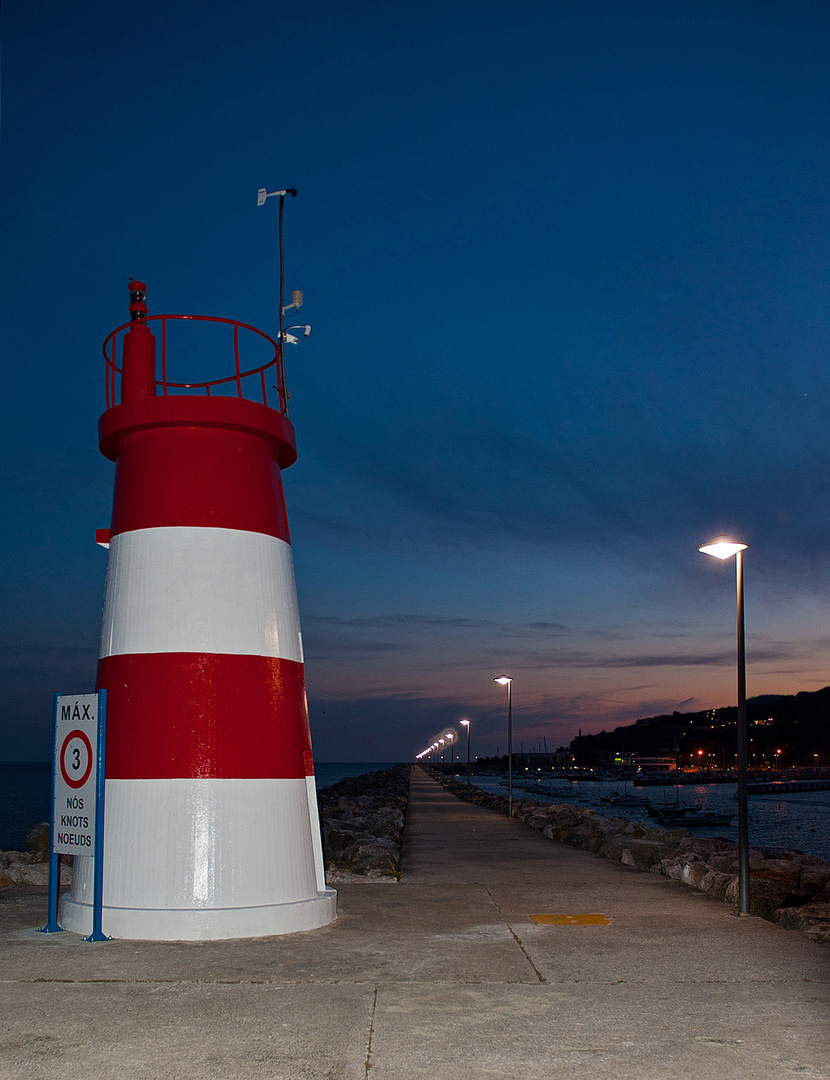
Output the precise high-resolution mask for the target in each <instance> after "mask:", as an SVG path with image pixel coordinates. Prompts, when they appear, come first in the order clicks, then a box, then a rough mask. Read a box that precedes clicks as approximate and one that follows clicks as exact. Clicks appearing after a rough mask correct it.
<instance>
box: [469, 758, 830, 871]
mask: <svg viewBox="0 0 830 1080" xmlns="http://www.w3.org/2000/svg"><path fill="white" fill-rule="evenodd" d="M524 772H525V770H522V773H524ZM681 778H682V774H681ZM656 779H657V778H650V783H649V784H648V785H647V786H645V785H644V786H642V787H641V786H640V785H639V782H636V783H635V782H632V781H631V780H629V782H628V791H629V792H633V793H635V798H636V797H642V798H644V799H645V800H646V802H645V804H643V805H624V804H622V803H620V801H616V802H614V801H613V797H614V795H615V792H617V791H618V790H619V791H622V790H623V784H622V780H621V779H611V778H607V779H602V780H585V779H579V780H570V781H567V782H566V783H563V779H562V777H550V778H549V777H544V779H543V778H542V777H541V776H537V777H536V778H531V777H530V776H528V775H526V774H525V775H521V774H520V773H519V772H518V771H517V772H515V773H514V776H513V795H514V798H516V799H526V798H533V799H538V800H539V801H540V802H548V803H555V802H573V803H574V805H578V806H581V807H583V808H593V809H595V810H596V812H597V813H598V814H605V815H606V816H608V817H624V818H627V819H628V820H631V821H642V822H643V824H646V823H651V822H652V821H653V820H659V818H658V817H657V814H658V813H661V814H666V816H667V818H668V816H669V815H670V814H671V811H672V808H673V807H675V805H676V788H675V784H674V780H673V779H672V780H671V781H669V780H668V777H666V778H665V781H666V782H664V783H662V784H658V783H656V782H655V780H656ZM719 780H720V778H719ZM472 782H473V783H474V784H476V785H477V786H478V787H480V788H482V789H483V790H485V791H492V792H498V793H499V794H502V795H503V794H506V785H507V778H506V776H505V775H502V776H499V775H496V774H490V775H475V774H474V775H473V778H472ZM800 783H804V784H812V783H814V781H802V782H799V781H794V782H792V783H785V782H783V781H777V782H771V783H770V784H769V785H767V784H764V785H758V784H756V785H751V788H750V791H751V796H750V802H749V840H750V845H751V846H752V847H764V848H776V849H781V850H790V851H802V852H804V853H805V854H807V855H814V856H816V857H817V858H819V859H824V860H825V861H826V862H830V790H828V789H827V788H824V787H821V788H813V787H809V788H802V787H800V786H799V787H798V788H797V785H799V784H800ZM818 783H820V784H823V783H826V781H818ZM753 786H755V787H756V788H758V787H763V788H764V790H755V791H753V790H752V787H753ZM736 793H737V783H736V782H735V781H734V780H733V781H732V782H729V781H726V780H720V782H717V783H702V782H700V781H698V782H696V783H688V782H687V783H685V784H681V785H680V801H681V803H682V806H683V807H685V808H687V814H686V819H685V820H674V821H669V820H666V821H661V822H660V824H661V825H665V826H666V827H668V828H675V827H676V828H690V829H694V831H695V834H696V835H699V836H723V837H725V838H726V839H728V840H737V823H736V814H737V811H736ZM692 809H694V810H696V811H700V812H701V813H699V814H694V815H692V814H690V813H688V811H689V810H692ZM649 811H651V813H650V812H649Z"/></svg>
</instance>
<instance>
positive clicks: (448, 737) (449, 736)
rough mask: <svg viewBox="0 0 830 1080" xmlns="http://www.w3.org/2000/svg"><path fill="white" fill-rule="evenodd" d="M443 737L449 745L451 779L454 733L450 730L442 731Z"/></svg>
mask: <svg viewBox="0 0 830 1080" xmlns="http://www.w3.org/2000/svg"><path fill="white" fill-rule="evenodd" d="M444 738H445V739H446V740H447V742H448V743H449V747H450V780H452V773H453V766H452V741H453V739H454V738H455V735H454V734H453V733H452V732H451V731H447V732H445V733H444Z"/></svg>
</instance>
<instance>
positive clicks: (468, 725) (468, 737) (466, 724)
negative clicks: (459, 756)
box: [460, 720, 471, 802]
mask: <svg viewBox="0 0 830 1080" xmlns="http://www.w3.org/2000/svg"><path fill="white" fill-rule="evenodd" d="M460 723H461V724H462V725H463V726H464V727H465V728H466V729H467V802H470V794H471V792H470V721H469V720H461V721H460Z"/></svg>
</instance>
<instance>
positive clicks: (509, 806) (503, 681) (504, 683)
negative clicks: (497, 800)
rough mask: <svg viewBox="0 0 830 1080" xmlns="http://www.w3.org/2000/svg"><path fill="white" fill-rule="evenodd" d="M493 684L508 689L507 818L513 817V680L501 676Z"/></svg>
mask: <svg viewBox="0 0 830 1080" xmlns="http://www.w3.org/2000/svg"><path fill="white" fill-rule="evenodd" d="M493 682H497V683H500V684H501V685H502V686H506V687H507V816H508V817H513V680H512V679H511V678H510V676H509V675H499V676H498V677H497V678H495V679H493Z"/></svg>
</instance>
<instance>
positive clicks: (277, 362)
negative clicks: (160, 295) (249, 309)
mask: <svg viewBox="0 0 830 1080" xmlns="http://www.w3.org/2000/svg"><path fill="white" fill-rule="evenodd" d="M173 320H184V321H188V322H208V323H221V324H223V325H225V326H232V327H233V354H234V372H233V374H232V375H226V376H225V377H224V378H222V379H210V380H208V381H207V382H172V381H171V380H170V379H168V378H167V323H168V322H169V321H173ZM144 322H146V323H152V322H161V340H160V345H161V378H160V379H156V386H157V387H158V388H159V393H160V394H161V395H162V396H164V397H167V396H168V394H169V393H170V391H171V390H172V391H174V392H176V393H186V392H188V391H192V392H195V393H204V394H206V395H207V396H208V397H210V396H211V391H212V390H215V389H216V388H217V387H224V386H227V385H228V384H229V383H235V384H236V396H237V397H241V398H243V397H247V398H253V399H254V400H260V401H261V402H262V404H263V405H267V406H268V407H269V408H276V409H278V410H279V412H281V413H282V414H283V416H288V401H287V398H288V395H287V394H286V391H285V371H284V368H283V364H282V355H281V352H280V348H279V346H278V345H277V343H276V341H274V339H273V338H270V337H269V336H268V335H267V334H264V333H263V332H262V331H261V330H257V328H256V327H255V326H249V325H248V324H247V323H243V322H238V321H237V320H236V319H218V318H216V317H215V316H213V315H148V316H147V318H146V319H145V320H144ZM131 325H132V324H131V323H125V324H124V325H123V326H119V327H118V328H117V329H116V330H113V332H112V333H111V334H110V335H109V337H107V339H106V340H105V341H104V347H103V348H104V359H105V360H106V365H107V366H106V382H107V387H106V389H107V408H108V409H111V408H112V407H113V406H114V405H117V404H118V401H119V398H120V381H121V380H120V377H121V365H120V364H119V357H120V352H121V349H122V347H123V341H122V343H120V342H119V335H121V334H123V333H124V332H125V331H128V330H129V329H130V326H131ZM240 330H248V331H250V332H251V333H252V334H256V335H257V337H260V338H262V339H263V340H264V341H266V342H267V343H268V344H269V345H270V346H271V347H272V349H273V350H274V355H273V357H272V359H271V360H269V361H268V362H267V363H266V364H262V365H261V366H260V367H253V368H249V369H247V370H245V371H243V370H242V364H241V361H240V359H239V331H240ZM157 338H158V336H157ZM156 363H157V364H158V360H157V361H156ZM266 372H272V374H271V376H270V378H274V379H275V383H272V384H271V389H272V391H275V394H274V393H272V394H271V395H269V393H268V383H267V381H266ZM252 387H253V388H254V393H253V394H252V393H250V390H251V388H252ZM245 391H247V392H245ZM275 395H276V402H275V403H274V404H272V401H273V400H274V397H275ZM269 396H270V397H271V401H269Z"/></svg>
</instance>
